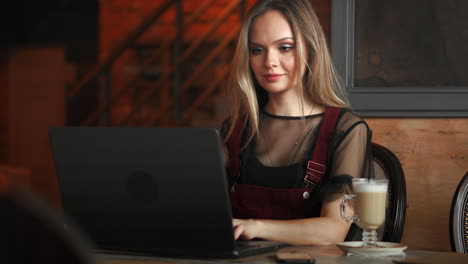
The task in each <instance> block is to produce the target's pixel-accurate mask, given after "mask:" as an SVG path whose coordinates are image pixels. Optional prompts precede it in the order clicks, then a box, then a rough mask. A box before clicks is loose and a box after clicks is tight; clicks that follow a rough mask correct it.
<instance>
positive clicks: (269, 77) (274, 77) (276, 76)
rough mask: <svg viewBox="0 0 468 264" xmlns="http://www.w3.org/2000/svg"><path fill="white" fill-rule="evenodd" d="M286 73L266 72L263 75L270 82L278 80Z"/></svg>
mask: <svg viewBox="0 0 468 264" xmlns="http://www.w3.org/2000/svg"><path fill="white" fill-rule="evenodd" d="M283 75H284V74H265V75H263V76H264V77H265V79H266V80H267V81H269V82H276V81H278V80H279V79H280V78H281V77H282V76H283Z"/></svg>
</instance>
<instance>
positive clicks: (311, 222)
mask: <svg viewBox="0 0 468 264" xmlns="http://www.w3.org/2000/svg"><path fill="white" fill-rule="evenodd" d="M340 202H341V199H337V200H335V201H332V202H327V203H324V204H323V205H322V210H321V212H320V217H316V218H307V219H296V220H256V219H255V220H241V219H234V220H233V224H234V238H235V239H238V238H241V239H242V238H243V239H254V238H259V239H265V240H274V241H283V242H286V243H289V244H291V245H332V244H336V243H339V242H342V241H343V240H344V239H345V237H346V234H347V233H348V230H349V227H350V224H349V223H347V222H345V221H344V220H343V219H342V218H341V215H340ZM347 211H348V213H349V214H350V215H353V214H354V212H353V210H352V208H351V207H347Z"/></svg>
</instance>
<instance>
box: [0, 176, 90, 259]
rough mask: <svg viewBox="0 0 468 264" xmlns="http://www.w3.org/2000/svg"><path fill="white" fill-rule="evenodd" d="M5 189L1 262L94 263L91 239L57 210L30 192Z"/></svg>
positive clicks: (0, 208)
mask: <svg viewBox="0 0 468 264" xmlns="http://www.w3.org/2000/svg"><path fill="white" fill-rule="evenodd" d="M0 183H1V182H0ZM0 187H2V186H0ZM4 189H5V186H3V187H2V189H1V191H0V234H1V235H0V246H1V248H2V249H0V252H2V253H1V254H0V263H68V264H94V263H97V261H96V259H95V257H94V256H93V255H92V251H91V250H92V247H91V242H90V240H88V238H87V237H85V236H84V234H83V233H81V232H80V231H79V230H78V229H77V227H76V225H74V224H73V223H72V222H71V220H70V219H68V218H67V217H65V216H64V215H63V214H62V213H61V212H60V211H59V210H57V209H56V208H53V207H52V206H50V205H49V203H48V202H46V201H45V200H42V199H41V198H40V197H38V196H36V195H33V194H32V193H29V192H26V191H22V190H7V191H5V190H4Z"/></svg>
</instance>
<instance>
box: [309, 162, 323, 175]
mask: <svg viewBox="0 0 468 264" xmlns="http://www.w3.org/2000/svg"><path fill="white" fill-rule="evenodd" d="M314 165H317V166H318V167H319V168H321V169H322V170H321V171H320V170H317V169H316V168H313V167H314ZM307 169H308V170H311V171H315V172H318V173H320V174H324V173H325V165H322V164H320V163H317V162H315V161H313V160H309V162H307Z"/></svg>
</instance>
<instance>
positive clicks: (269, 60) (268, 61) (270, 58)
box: [265, 51, 278, 68]
mask: <svg viewBox="0 0 468 264" xmlns="http://www.w3.org/2000/svg"><path fill="white" fill-rule="evenodd" d="M265 66H266V67H267V68H272V67H276V66H278V54H276V53H275V52H274V51H268V52H267V54H266V56H265Z"/></svg>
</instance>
